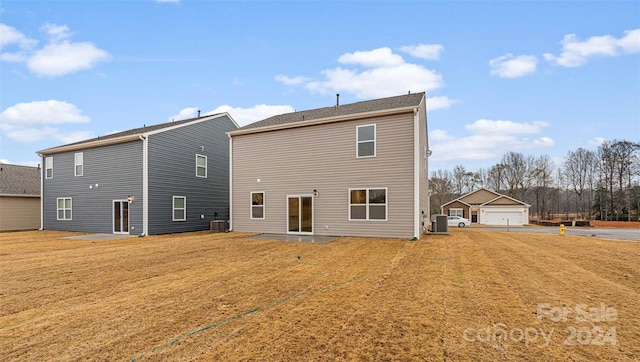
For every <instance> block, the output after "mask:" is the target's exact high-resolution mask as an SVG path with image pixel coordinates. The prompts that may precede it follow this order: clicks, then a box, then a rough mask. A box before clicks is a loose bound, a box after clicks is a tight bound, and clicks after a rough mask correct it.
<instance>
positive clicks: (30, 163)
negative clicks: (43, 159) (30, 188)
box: [0, 158, 40, 167]
mask: <svg viewBox="0 0 640 362" xmlns="http://www.w3.org/2000/svg"><path fill="white" fill-rule="evenodd" d="M0 163H5V164H9V165H21V166H31V167H38V166H40V162H39V161H23V162H20V161H18V162H12V161H9V160H7V159H6V158H0Z"/></svg>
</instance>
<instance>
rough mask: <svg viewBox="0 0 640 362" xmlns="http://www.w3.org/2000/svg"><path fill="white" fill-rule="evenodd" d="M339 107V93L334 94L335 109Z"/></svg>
mask: <svg viewBox="0 0 640 362" xmlns="http://www.w3.org/2000/svg"><path fill="white" fill-rule="evenodd" d="M339 106H340V93H336V107H339Z"/></svg>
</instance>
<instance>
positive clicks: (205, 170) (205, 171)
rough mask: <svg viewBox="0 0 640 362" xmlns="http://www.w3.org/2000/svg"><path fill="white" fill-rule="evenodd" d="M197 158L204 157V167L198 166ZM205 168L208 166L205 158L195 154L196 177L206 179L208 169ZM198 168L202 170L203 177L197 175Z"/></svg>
mask: <svg viewBox="0 0 640 362" xmlns="http://www.w3.org/2000/svg"><path fill="white" fill-rule="evenodd" d="M198 157H204V167H203V166H198ZM207 166H208V161H207V156H205V155H199V154H196V177H200V178H207V169H208V167H207ZM198 168H204V176H199V175H198Z"/></svg>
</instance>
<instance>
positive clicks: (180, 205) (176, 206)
mask: <svg viewBox="0 0 640 362" xmlns="http://www.w3.org/2000/svg"><path fill="white" fill-rule="evenodd" d="M186 220H187V198H186V197H184V196H174V197H173V221H186Z"/></svg>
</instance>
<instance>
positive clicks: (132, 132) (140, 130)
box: [43, 113, 221, 151]
mask: <svg viewBox="0 0 640 362" xmlns="http://www.w3.org/2000/svg"><path fill="white" fill-rule="evenodd" d="M219 114H221V113H216V114H209V115H206V116H201V117H199V118H189V119H184V120H180V121H175V122H167V123H162V124H156V125H152V126H144V127H139V128H133V129H130V130H128V131H122V132H117V133H111V134H108V135H105V136H98V137H95V138H90V139H87V140H83V141H79V142H74V143H69V144H66V145H64V146H65V147H66V146H74V145H80V144H83V143H90V142H95V141H103V140H107V139H112V138H118V137H126V136H133V135H137V134H143V133H147V132H152V131H157V130H160V129H163V128H169V127H174V126H178V125H181V124H185V123H189V122H193V121H197V120H199V119H201V118H204V117H211V116H216V115H219ZM55 148H58V147H53V148H49V149H47V150H43V151H48V150H52V149H55Z"/></svg>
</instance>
